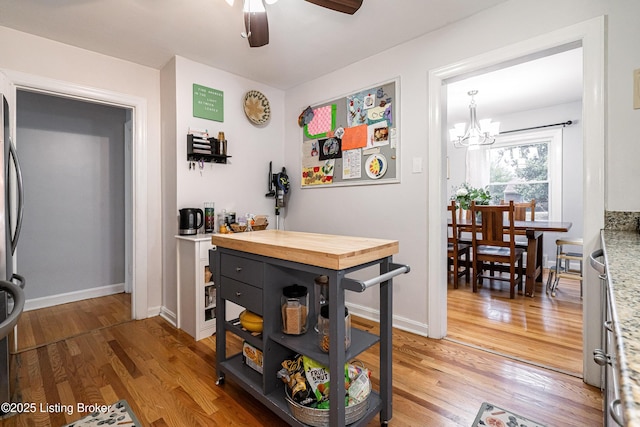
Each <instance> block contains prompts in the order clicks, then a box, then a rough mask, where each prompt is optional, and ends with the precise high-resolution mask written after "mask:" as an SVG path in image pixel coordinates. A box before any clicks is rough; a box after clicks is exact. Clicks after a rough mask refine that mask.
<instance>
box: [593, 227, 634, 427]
mask: <svg viewBox="0 0 640 427" xmlns="http://www.w3.org/2000/svg"><path fill="white" fill-rule="evenodd" d="M602 248H603V249H604V255H605V262H606V268H607V276H608V280H609V287H610V289H609V296H610V298H611V300H612V306H613V316H614V317H613V321H614V327H615V331H616V351H617V354H618V366H619V368H618V369H619V370H618V374H619V384H620V391H619V392H620V397H621V399H622V408H623V412H624V417H625V421H626V425H628V426H640V315H639V310H640V234H638V233H637V232H636V231H629V230H626V231H625V230H607V229H605V230H603V231H602ZM607 409H608V408H607Z"/></svg>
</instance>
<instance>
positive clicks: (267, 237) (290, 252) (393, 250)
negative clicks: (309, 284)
mask: <svg viewBox="0 0 640 427" xmlns="http://www.w3.org/2000/svg"><path fill="white" fill-rule="evenodd" d="M211 243H212V244H214V245H216V246H218V247H222V248H228V249H235V250H237V251H242V252H249V253H252V254H256V255H263V256H268V257H272V258H279V259H284V260H288V261H293V262H299V263H303V264H308V265H314V266H316V267H323V268H330V269H332V270H342V269H346V268H350V267H355V266H357V265H361V264H365V263H367V262H371V261H375V260H378V259H381V258H384V257H387V256H391V255H393V254H397V253H398V250H399V245H398V241H397V240H382V239H370V238H364V237H350V236H337V235H331V234H316V233H304V232H299V231H284V230H263V231H250V232H245V233H233V234H214V235H213V236H211Z"/></svg>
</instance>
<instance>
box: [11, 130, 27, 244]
mask: <svg viewBox="0 0 640 427" xmlns="http://www.w3.org/2000/svg"><path fill="white" fill-rule="evenodd" d="M9 155H10V157H12V158H13V164H14V165H15V167H16V180H17V185H18V219H17V220H16V229H15V231H14V232H13V235H12V236H11V254H14V253H15V251H16V246H17V245H18V238H19V237H20V230H21V229H22V216H23V214H24V188H23V186H22V169H20V162H19V161H18V153H16V148H15V147H14V145H13V141H11V138H9Z"/></svg>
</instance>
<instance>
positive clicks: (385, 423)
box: [380, 421, 389, 426]
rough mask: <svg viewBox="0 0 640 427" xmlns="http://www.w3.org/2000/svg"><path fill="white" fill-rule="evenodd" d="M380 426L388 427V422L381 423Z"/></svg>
mask: <svg viewBox="0 0 640 427" xmlns="http://www.w3.org/2000/svg"><path fill="white" fill-rule="evenodd" d="M380 425H381V426H388V425H389V421H381V422H380Z"/></svg>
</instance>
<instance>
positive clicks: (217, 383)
mask: <svg viewBox="0 0 640 427" xmlns="http://www.w3.org/2000/svg"><path fill="white" fill-rule="evenodd" d="M222 384H224V375H221V376H219V377H218V381H216V385H222Z"/></svg>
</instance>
